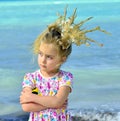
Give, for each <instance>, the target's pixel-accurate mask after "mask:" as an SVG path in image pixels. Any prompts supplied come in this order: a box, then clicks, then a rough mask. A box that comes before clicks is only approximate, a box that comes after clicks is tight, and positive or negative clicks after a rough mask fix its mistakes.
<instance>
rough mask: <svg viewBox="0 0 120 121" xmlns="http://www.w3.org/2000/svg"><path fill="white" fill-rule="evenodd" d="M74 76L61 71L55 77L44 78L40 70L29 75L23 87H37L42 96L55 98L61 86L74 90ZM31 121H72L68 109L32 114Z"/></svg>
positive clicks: (26, 76) (48, 110)
mask: <svg viewBox="0 0 120 121" xmlns="http://www.w3.org/2000/svg"><path fill="white" fill-rule="evenodd" d="M72 79H73V76H72V74H71V73H69V72H65V71H62V70H60V71H59V72H58V73H57V74H56V75H55V76H53V77H50V78H44V77H43V76H42V74H41V73H40V70H37V71H35V72H34V73H28V74H26V75H25V77H24V81H23V83H22V84H23V87H27V86H29V87H31V88H32V89H33V88H35V87H37V88H38V90H39V92H38V94H39V95H40V96H42V95H43V96H48V95H49V96H54V95H55V94H56V93H57V91H58V90H59V88H60V87H61V86H69V87H70V88H71V90H72ZM29 121H71V117H70V113H69V112H68V110H67V109H62V108H61V109H53V108H51V109H46V110H42V111H39V112H31V113H30V117H29Z"/></svg>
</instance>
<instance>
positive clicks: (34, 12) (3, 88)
mask: <svg viewBox="0 0 120 121" xmlns="http://www.w3.org/2000/svg"><path fill="white" fill-rule="evenodd" d="M66 5H68V16H70V15H71V14H72V13H73V10H74V8H77V18H76V22H77V21H80V20H84V19H86V18H88V17H90V16H93V19H92V20H90V21H88V22H87V23H85V24H84V26H83V28H86V29H90V28H93V27H95V26H97V25H100V26H101V27H102V29H105V30H107V31H109V32H110V33H112V35H111V36H109V35H105V34H103V33H100V32H93V33H89V34H88V36H89V37H91V38H93V39H95V40H98V41H99V42H100V43H103V44H104V46H103V47H99V46H96V45H95V44H92V45H91V46H90V47H86V46H85V45H82V46H81V47H77V46H73V51H72V54H71V56H70V57H69V59H68V60H67V62H66V63H65V64H64V65H63V66H62V69H63V70H68V71H70V72H72V73H73V74H74V86H73V92H72V93H71V94H70V97H69V101H70V103H69V106H68V108H69V109H70V110H71V112H72V115H76V116H81V117H83V118H84V120H85V121H93V120H95V119H97V120H96V121H120V39H119V35H120V14H119V11H120V2H114V1H113V2H104V3H102V2H100V3H95V2H93V3H90V2H87V3H82V2H80V1H78V0H76V1H72V0H70V1H69V2H68V1H64V2H62V1H55V0H54V1H49V0H46V1H44V2H42V1H10V0H9V1H0V109H1V110H0V117H4V118H5V115H8V117H9V115H11V114H14V113H17V112H22V109H21V107H20V104H19V95H20V91H21V83H22V80H23V76H24V74H25V73H27V72H32V71H34V70H36V69H37V68H38V66H37V63H36V57H35V55H33V53H32V49H31V48H32V43H33V41H34V40H35V39H36V37H37V36H38V35H39V33H40V32H42V31H43V30H44V29H45V28H46V27H47V25H49V24H50V23H51V22H53V21H54V20H56V18H57V12H59V13H60V14H63V12H64V8H65V7H66ZM88 119H89V120H88ZM8 120H9V118H8ZM0 121H3V120H2V119H1V118H0ZM5 121H7V119H6V120H5ZM14 121H16V120H14Z"/></svg>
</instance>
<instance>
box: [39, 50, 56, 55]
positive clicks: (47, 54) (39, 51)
mask: <svg viewBox="0 0 120 121" xmlns="http://www.w3.org/2000/svg"><path fill="white" fill-rule="evenodd" d="M39 53H43V52H42V51H40V50H39ZM45 55H46V56H50V57H55V56H54V55H49V54H45Z"/></svg>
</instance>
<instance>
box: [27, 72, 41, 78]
mask: <svg viewBox="0 0 120 121" xmlns="http://www.w3.org/2000/svg"><path fill="white" fill-rule="evenodd" d="M38 75H40V70H36V71H34V72H28V73H26V74H25V77H29V78H36V76H38Z"/></svg>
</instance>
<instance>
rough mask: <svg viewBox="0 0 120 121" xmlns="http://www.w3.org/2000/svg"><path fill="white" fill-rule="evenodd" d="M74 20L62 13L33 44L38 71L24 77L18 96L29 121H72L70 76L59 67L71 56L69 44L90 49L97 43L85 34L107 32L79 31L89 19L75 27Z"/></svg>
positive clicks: (73, 16)
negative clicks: (86, 46)
mask: <svg viewBox="0 0 120 121" xmlns="http://www.w3.org/2000/svg"><path fill="white" fill-rule="evenodd" d="M75 17H76V10H75V11H74V13H73V15H72V16H71V17H70V18H69V19H68V20H66V10H65V14H64V16H60V17H59V19H58V20H57V21H55V22H54V23H53V24H51V25H49V26H48V28H47V29H46V30H45V31H44V32H43V33H42V34H41V35H40V36H39V37H38V38H37V39H36V40H35V42H34V52H35V53H36V54H38V65H39V67H40V69H38V70H36V71H35V72H33V73H27V74H26V75H25V77H24V81H23V90H22V92H21V96H20V103H21V105H22V108H23V110H24V111H26V112H30V117H29V121H71V117H70V114H69V112H68V110H67V102H68V96H69V94H70V93H71V92H72V80H73V75H72V74H71V73H70V72H66V71H63V70H61V69H60V67H61V65H62V64H63V63H64V62H65V61H66V60H67V58H68V56H69V55H70V54H71V51H72V44H76V45H81V44H86V45H90V43H89V42H96V41H94V40H92V39H90V38H88V37H87V36H86V35H85V34H86V33H87V32H92V31H95V30H100V31H102V32H106V31H104V30H101V29H100V27H96V28H94V29H92V30H83V29H82V30H81V29H80V26H82V24H83V23H84V22H86V21H88V20H89V19H91V17H90V18H88V19H86V20H85V21H82V22H80V23H79V24H74V19H75ZM96 43H97V42H96ZM97 44H99V43H97ZM99 45H101V44H99ZM33 89H36V90H37V92H36V93H37V94H34V93H33V91H32V90H33Z"/></svg>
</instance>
